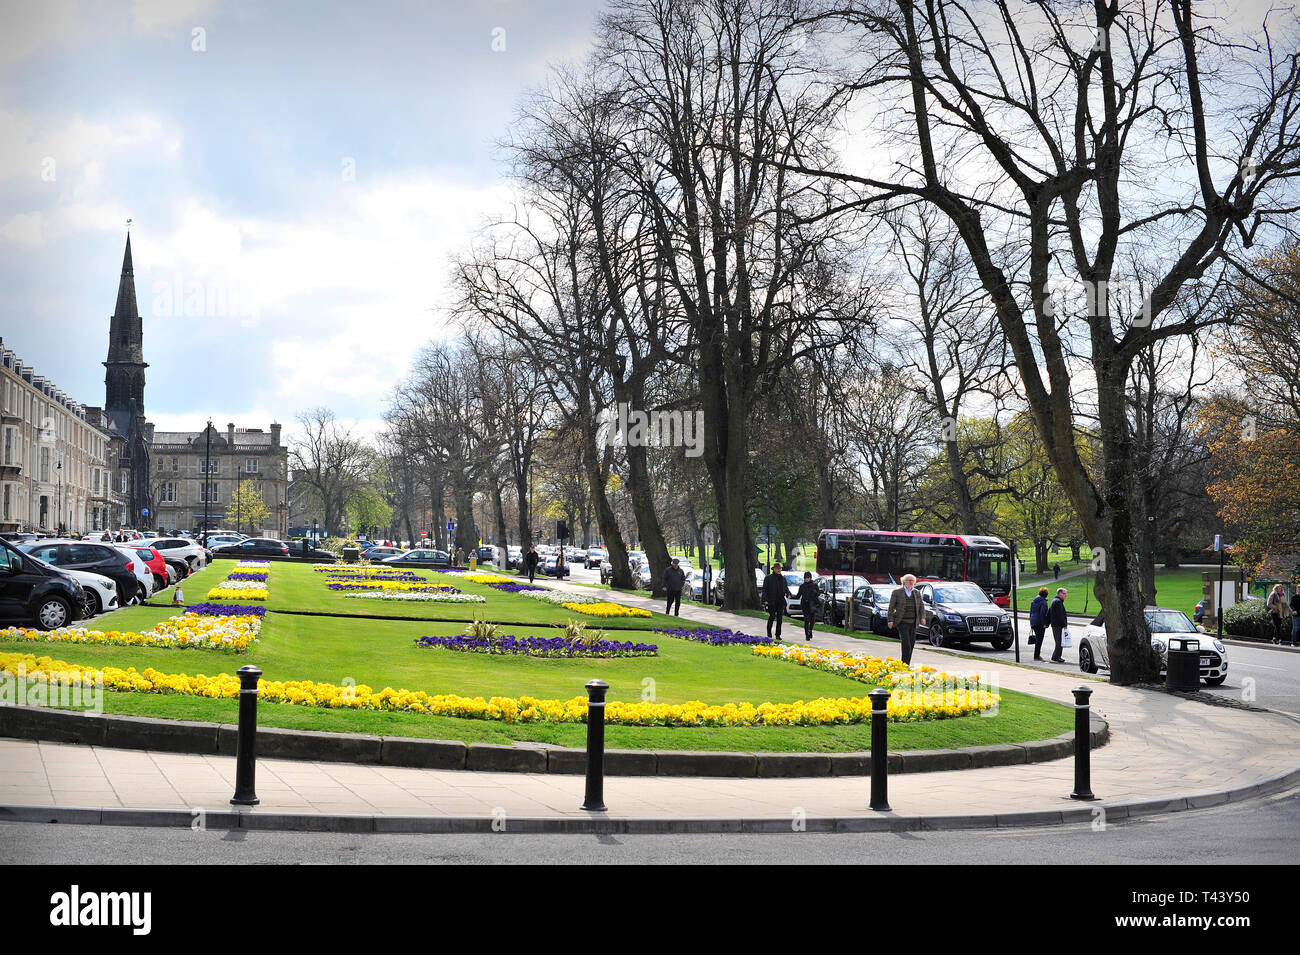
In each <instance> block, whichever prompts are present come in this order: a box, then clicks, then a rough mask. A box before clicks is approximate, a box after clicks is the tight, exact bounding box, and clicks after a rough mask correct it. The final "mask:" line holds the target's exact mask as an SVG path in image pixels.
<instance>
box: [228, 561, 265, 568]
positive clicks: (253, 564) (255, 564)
mask: <svg viewBox="0 0 1300 955" xmlns="http://www.w3.org/2000/svg"><path fill="white" fill-rule="evenodd" d="M270 566H271V562H270V561H269V560H241V561H240V562H239V563H237V564H235V570H263V569H269V568H270Z"/></svg>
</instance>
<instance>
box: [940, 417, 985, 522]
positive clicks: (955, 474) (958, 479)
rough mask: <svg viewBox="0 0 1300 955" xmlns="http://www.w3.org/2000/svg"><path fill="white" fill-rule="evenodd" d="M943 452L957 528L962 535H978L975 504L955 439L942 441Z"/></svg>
mask: <svg viewBox="0 0 1300 955" xmlns="http://www.w3.org/2000/svg"><path fill="white" fill-rule="evenodd" d="M943 451H944V455H945V456H946V457H947V459H948V480H949V481H951V482H952V489H953V500H952V505H953V513H954V516H955V517H956V519H957V526H958V528H960V530H961V531H962V533H964V534H978V533H979V532H980V529H979V527H978V526H976V522H975V502H974V500H973V499H972V498H971V493H970V482H969V481H968V480H967V479H966V469H965V468H963V467H962V462H961V449H960V448H958V447H957V439H956V438H955V437H954V438H952V439H951V440H948V441H944V443H943Z"/></svg>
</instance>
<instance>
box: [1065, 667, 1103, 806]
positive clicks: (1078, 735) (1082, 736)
mask: <svg viewBox="0 0 1300 955" xmlns="http://www.w3.org/2000/svg"><path fill="white" fill-rule="evenodd" d="M1071 692H1072V693H1073V694H1074V792H1072V793H1070V798H1071V799H1096V798H1097V797H1096V796H1094V795H1093V794H1092V782H1091V780H1090V779H1089V778H1088V777H1089V776H1090V775H1092V760H1091V757H1090V756H1089V753H1090V751H1091V749H1092V709H1091V707H1089V706H1088V697H1090V696H1092V690H1090V689H1088V688H1087V687H1086V686H1076V687H1075V688H1074V689H1073V690H1072V691H1071Z"/></svg>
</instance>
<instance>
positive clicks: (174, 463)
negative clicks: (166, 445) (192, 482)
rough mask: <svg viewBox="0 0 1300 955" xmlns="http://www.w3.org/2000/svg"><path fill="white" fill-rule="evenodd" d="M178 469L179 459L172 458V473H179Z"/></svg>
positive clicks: (179, 466) (179, 465)
mask: <svg viewBox="0 0 1300 955" xmlns="http://www.w3.org/2000/svg"><path fill="white" fill-rule="evenodd" d="M180 469H181V459H180V458H172V470H173V471H179V470H180Z"/></svg>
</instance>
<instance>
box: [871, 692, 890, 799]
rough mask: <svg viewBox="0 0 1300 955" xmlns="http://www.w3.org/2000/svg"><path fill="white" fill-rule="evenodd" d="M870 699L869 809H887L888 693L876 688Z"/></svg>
mask: <svg viewBox="0 0 1300 955" xmlns="http://www.w3.org/2000/svg"><path fill="white" fill-rule="evenodd" d="M867 696H869V697H870V698H871V808H872V809H874V810H876V811H878V812H890V811H891V810H890V808H889V710H888V706H889V696H890V694H889V691H888V690H886V689H884V688H877V689H874V690H872V691H871V692H870V693H868V694H867Z"/></svg>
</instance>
